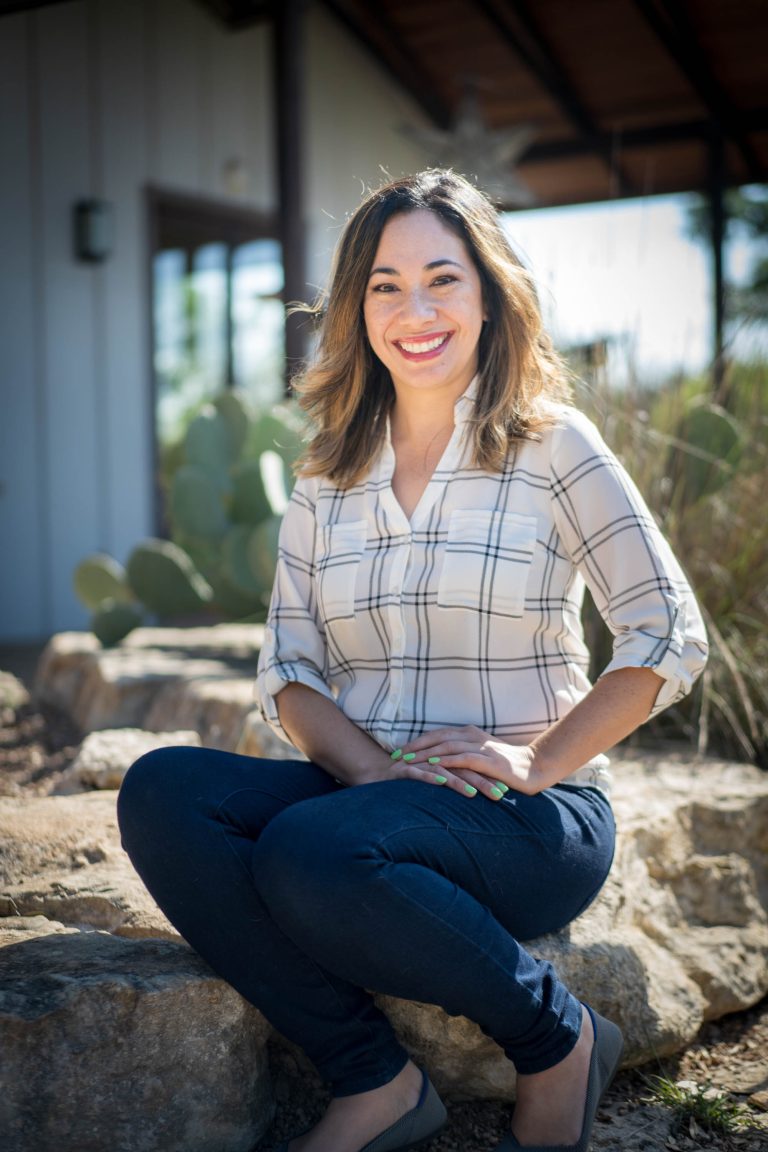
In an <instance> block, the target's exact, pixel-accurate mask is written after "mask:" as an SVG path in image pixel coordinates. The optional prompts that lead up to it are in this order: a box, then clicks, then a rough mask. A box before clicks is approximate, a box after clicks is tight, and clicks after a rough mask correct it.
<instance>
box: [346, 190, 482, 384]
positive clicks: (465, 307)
mask: <svg viewBox="0 0 768 1152" xmlns="http://www.w3.org/2000/svg"><path fill="white" fill-rule="evenodd" d="M363 315H364V318H365V328H366V332H367V334H368V340H369V341H370V344H371V347H372V348H373V351H374V352H375V353H376V355H377V356H378V358H379V359H380V360H381V362H382V364H384V366H385V367H386V368H388V369H389V371H390V374H391V376H392V383H393V384H394V387H395V392H396V394H397V395H398V396H405V395H406V394H407V393H408V392H409V391H411V390H416V391H419V392H421V391H424V390H435V389H437V390H439V391H440V392H441V393H442V394H445V395H448V396H450V398H451V399H453V400H457V399H458V397H459V396H460V395H461V394H462V392H464V391H465V390H466V388H467V385H468V384H469V382H470V381H471V379H472V377H473V376H474V375H475V373H476V372H477V367H478V363H477V357H478V352H477V348H478V341H479V339H480V331H481V329H482V325H483V319H484V310H483V295H482V289H481V284H480V276H479V274H478V271H477V269H476V267H475V265H474V263H473V261H472V258H471V257H470V255H469V251H468V250H467V247H466V245H465V244H464V241H463V240H461V239H460V238H459V237H458V236H457V235H456V234H455V233H454V232H452V231H451V230H450V229H449V228H447V227H446V226H445V224H443V222H442V220H441V219H440V217H439V216H437V215H436V214H435V213H434V212H429V211H427V210H426V209H418V210H417V211H414V212H408V213H403V214H401V215H399V216H394V217H393V218H392V219H391V220H390V221H389V222H388V223H387V224H386V226H385V227H384V230H383V232H382V234H381V240H380V242H379V247H378V249H377V251H376V256H375V258H374V261H373V267H372V268H371V272H370V276H369V279H368V285H367V287H366V292H365V301H364V305H363Z"/></svg>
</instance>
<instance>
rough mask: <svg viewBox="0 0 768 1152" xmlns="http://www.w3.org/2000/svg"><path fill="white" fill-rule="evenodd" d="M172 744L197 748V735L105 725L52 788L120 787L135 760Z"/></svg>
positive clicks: (60, 792)
mask: <svg viewBox="0 0 768 1152" xmlns="http://www.w3.org/2000/svg"><path fill="white" fill-rule="evenodd" d="M171 745H185V746H187V747H197V748H199V747H200V737H199V736H198V734H197V732H193V731H189V730H186V729H182V730H181V731H178V732H172V731H165V732H162V733H157V732H145V731H144V730H143V729H141V728H107V729H103V730H102V731H100V732H91V734H90V735H89V736H86V738H85V740H83V742H82V744H81V746H80V750H79V752H78V753H77V756H76V757H75V759H74V761H73V762H72V764H71V765H70V766H69V768H68V769H67V771H66V772H65V773H64V774H63V775H62V778H61V780H60V781H59V783H58V785H57V786H56V789H55V791H56V792H57V793H59V794H62V793H66V792H74V791H80V790H82V789H85V788H107V789H110V790H111V789H115V788H119V787H120V785H121V784H122V782H123V778H124V777H125V774H126V772H127V771H128V769H129V768H130V766H131V764H133V762H134V761H135V760H138V758H139V757H140V756H143V755H144V754H145V753H146V752H152V751H153V750H154V749H155V748H165V747H169V746H171Z"/></svg>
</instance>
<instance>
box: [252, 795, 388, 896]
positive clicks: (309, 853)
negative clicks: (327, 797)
mask: <svg viewBox="0 0 768 1152" xmlns="http://www.w3.org/2000/svg"><path fill="white" fill-rule="evenodd" d="M333 807H334V806H333V805H332V804H326V803H324V802H323V801H322V800H320V801H314V800H308V801H305V802H303V803H301V804H294V805H292V806H291V807H290V808H287V809H286V810H285V811H283V812H281V813H280V814H279V815H278V816H275V817H274V819H272V820H270V822H269V824H268V825H267V827H266V828H265V829H264V831H263V832H262V834H261V837H260V839H259V842H258V844H257V845H256V847H255V849H254V853H253V874H254V880H255V882H256V885H257V887H258V888H259V891H260V893H261V895H262V898H263V899H264V900H265V902H266V903H267V904H268V905H274V906H279V907H280V908H281V909H283V910H286V909H288V908H289V907H291V906H292V905H297V906H301V907H304V908H306V906H307V903H308V902H313V906H314V907H317V905H318V903H322V902H324V901H325V900H326V899H329V898H330V899H339V898H344V897H345V896H350V897H351V896H352V894H353V893H354V892H355V891H357V886H358V885H359V884H360V882H361V881H362V882H364V880H365V878H366V877H368V876H370V874H371V869H372V868H375V865H376V853H375V848H374V847H373V846H372V845H371V844H370V843H369V838H368V837H367V836H366V835H365V830H364V829H361V828H360V825H359V823H358V822H357V821H336V822H334V820H333V819H332V818H331V816H330V809H332V808H333Z"/></svg>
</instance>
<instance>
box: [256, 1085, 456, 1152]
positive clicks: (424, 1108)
mask: <svg viewBox="0 0 768 1152" xmlns="http://www.w3.org/2000/svg"><path fill="white" fill-rule="evenodd" d="M422 1076H423V1081H422V1086H421V1096H420V1097H419V1102H418V1104H417V1105H416V1107H415V1108H412V1109H411V1111H410V1112H406V1113H405V1115H404V1116H401V1117H400V1119H399V1120H396V1121H395V1123H394V1124H391V1125H390V1127H389V1128H385V1129H384V1131H383V1132H380V1133H379V1135H378V1136H376V1137H375V1138H374V1139H373V1140H369V1141H368V1143H367V1144H366V1145H365V1147H364V1148H361V1149H360V1152H409V1150H410V1149H413V1148H421V1147H422V1146H423V1145H424V1144H428V1143H429V1141H430V1140H432V1139H433V1138H434V1137H435V1136H437V1134H438V1132H439V1131H440V1129H441V1128H443V1127H444V1126H445V1122H446V1120H447V1119H448V1113H447V1112H446V1110H445V1105H444V1104H443V1102H442V1100H441V1099H440V1097H439V1096H438V1094H437V1092H435V1089H434V1088H433V1086H432V1084H431V1082H430V1080H429V1078H428V1076H427V1074H426V1072H422ZM289 1143H290V1141H289V1140H286V1141H285V1142H284V1143H283V1144H281V1145H280V1146H279V1148H277V1149H276V1152H288V1145H289Z"/></svg>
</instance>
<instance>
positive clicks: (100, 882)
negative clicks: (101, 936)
mask: <svg viewBox="0 0 768 1152" xmlns="http://www.w3.org/2000/svg"><path fill="white" fill-rule="evenodd" d="M115 799H116V793H115V792H101V791H100V792H85V793H82V794H76V795H72V796H37V797H27V798H17V797H12V798H0V927H2V926H3V924H4V923H8V922H9V921H7V920H3V919H2V917H14V916H45V917H48V918H49V919H51V920H56V921H60V922H61V923H63V924H68V925H74V926H80V927H82V926H88V927H91V928H101V929H105V930H106V931H108V932H112V933H114V934H115V935H117V936H134V937H147V936H160V937H166V938H169V939H172V940H178V938H179V937H178V934H177V933H176V932H175V930H174V929H173V928H172V927H171V925H170V924H169V923H168V921H167V920H166V919H165V917H164V916H163V914H162V913H161V912H160V910H159V909H158V907H157V905H156V904H155V902H154V901H153V900H152V898H151V896H150V895H149V893H148V892H147V890H146V888H145V887H144V885H143V884H142V882H141V880H140V879H139V877H138V875H137V874H136V872H135V871H134V869H133V866H132V864H131V862H130V860H129V859H128V857H127V856H126V854H125V852H124V851H123V849H122V847H121V845H120V833H119V831H118V827H117V815H116V810H115Z"/></svg>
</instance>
